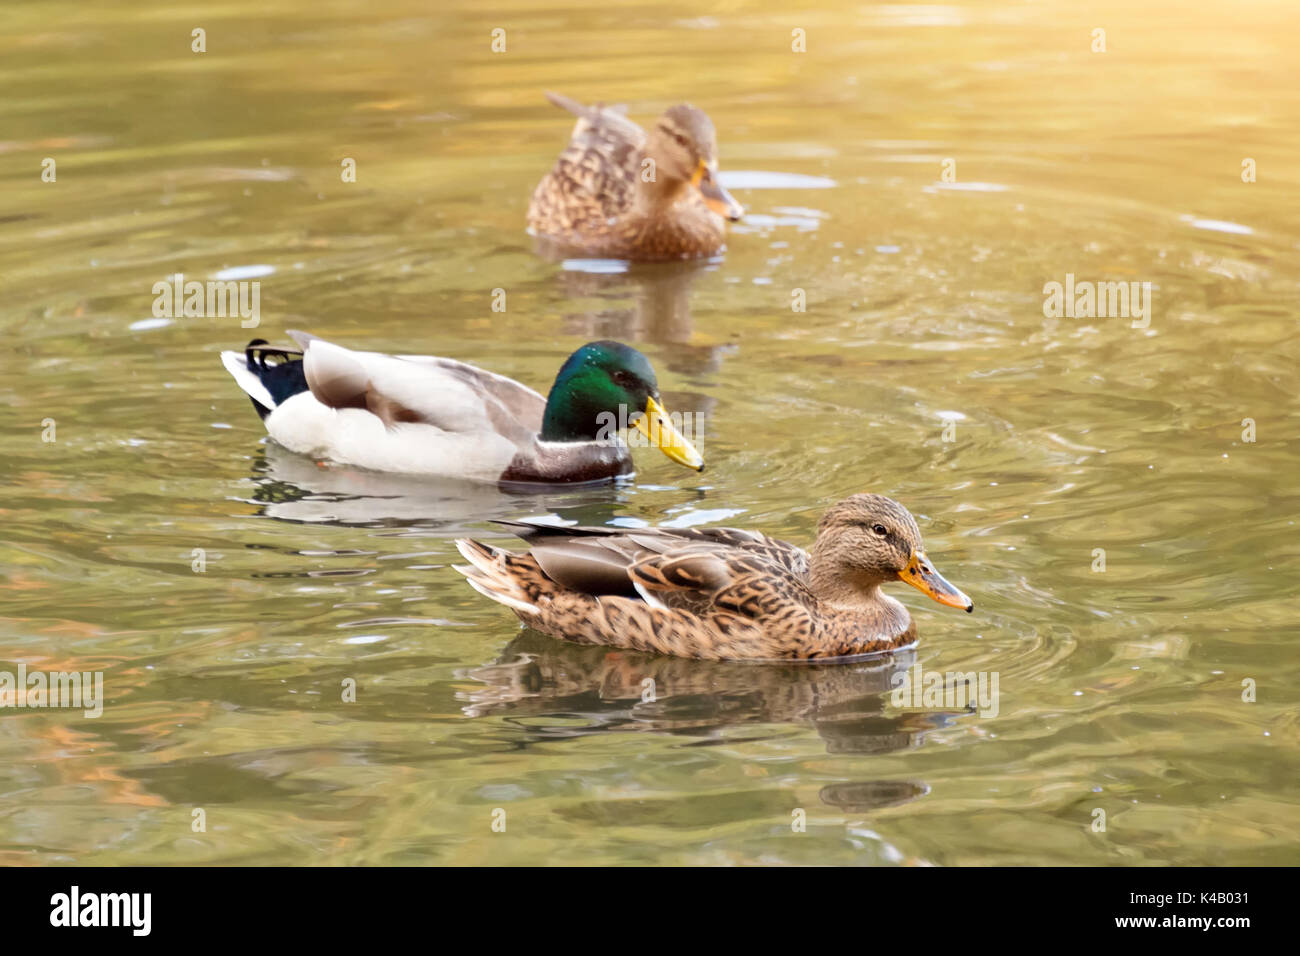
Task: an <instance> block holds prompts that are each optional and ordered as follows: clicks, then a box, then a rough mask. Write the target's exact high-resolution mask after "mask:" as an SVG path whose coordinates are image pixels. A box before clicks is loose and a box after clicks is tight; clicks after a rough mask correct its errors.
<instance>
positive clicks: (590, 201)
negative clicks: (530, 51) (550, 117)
mask: <svg viewBox="0 0 1300 956" xmlns="http://www.w3.org/2000/svg"><path fill="white" fill-rule="evenodd" d="M547 98H548V99H550V100H551V102H552V103H554V104H555V105H557V106H560V107H563V108H564V109H567V110H568V111H569V112H571V113H573V114H575V115H576V116H577V117H578V122H577V124H576V125H575V126H574V128H573V133H572V135H571V136H570V138H569V145H568V146H567V147H566V148H565V150H564V152H562V153H561V154H560V158H559V159H558V160H556V163H555V166H554V168H553V169H552V170H551V171H550V172H549V173H547V174H546V175H545V176H544V177H543V178H542V181H541V182H540V183H538V184H537V188H536V189H535V190H534V191H533V198H532V201H531V202H530V203H529V206H528V225H529V227H530V228H531V229H532V230H533V231H534V232H536V233H537V234H538V235H542V236H560V237H572V236H575V235H591V234H599V233H600V232H602V231H604V230H606V229H608V228H609V226H610V221H611V220H615V219H617V218H619V217H620V216H622V215H623V214H624V213H625V212H627V210H628V209H629V208H630V206H631V205H632V190H633V184H634V182H635V177H636V175H637V173H638V172H639V170H640V164H641V151H642V148H643V147H644V145H645V131H644V130H642V129H641V127H640V126H638V125H637V124H636V123H633V122H632V121H631V120H629V119H628V118H627V116H625V115H624V111H625V109H626V107H618V106H612V107H606V106H600V105H595V106H582V105H581V104H579V103H577V102H575V101H573V100H571V99H569V98H568V97H564V96H559V95H558V94H555V93H548V94H547Z"/></svg>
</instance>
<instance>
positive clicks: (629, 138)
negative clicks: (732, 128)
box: [528, 93, 741, 262]
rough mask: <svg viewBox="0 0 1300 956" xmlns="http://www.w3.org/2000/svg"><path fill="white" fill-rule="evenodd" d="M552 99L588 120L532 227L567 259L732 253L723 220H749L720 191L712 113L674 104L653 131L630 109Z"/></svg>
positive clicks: (538, 205) (536, 195) (540, 194)
mask: <svg viewBox="0 0 1300 956" xmlns="http://www.w3.org/2000/svg"><path fill="white" fill-rule="evenodd" d="M547 96H548V98H549V99H550V100H551V102H552V103H554V104H555V105H557V106H560V107H562V108H564V109H567V110H569V111H570V112H571V113H573V114H575V115H576V116H577V117H578V122H577V125H576V126H575V127H574V130H573V134H572V136H571V138H570V140H569V145H568V146H567V147H566V148H565V150H564V151H563V152H562V153H561V154H560V156H559V159H557V160H556V163H555V166H554V168H553V169H552V170H551V171H550V172H549V173H547V174H546V175H545V176H544V177H543V178H542V181H541V182H540V183H538V184H537V188H536V189H535V190H534V191H533V196H532V201H531V202H530V204H529V207H528V226H529V228H530V229H532V230H533V232H534V233H535V234H536V235H537V236H538V237H539V238H541V239H543V240H544V241H546V242H548V243H549V244H550V245H551V246H552V247H554V248H555V249H557V250H558V251H559V252H561V253H563V254H566V255H583V256H592V257H598V258H610V259H630V260H635V261H641V262H646V261H663V260H670V259H695V258H700V257H704V256H711V255H715V254H717V253H718V252H720V251H721V250H722V249H723V244H724V242H725V240H726V229H725V226H724V220H723V216H724V215H726V216H727V217H729V218H739V216H740V212H741V210H740V207H739V205H738V204H736V203H735V200H733V199H731V197H730V196H728V195H727V194H726V192H725V190H722V188H721V187H720V186H718V185H717V182H716V178H715V177H716V174H717V142H716V136H715V133H714V129H713V123H712V122H711V121H710V120H709V118H708V116H706V115H705V114H704V113H703V112H701V111H700V110H697V109H696V108H695V107H693V106H689V105H687V104H682V105H679V106H674V107H672V108H670V109H669V110H667V111H666V112H665V113H664V114H663V115H662V116H660V117H659V119H658V120H656V122H655V125H654V126H653V127H651V129H650V132H649V133H647V132H646V131H645V130H642V129H641V127H639V126H638V125H637V124H636V123H633V122H632V121H631V120H629V119H628V118H627V117H626V116H625V115H624V112H625V107H605V106H603V105H600V104H597V105H595V106H583V105H581V104H580V103H577V102H575V101H573V100H571V99H569V98H567V97H563V96H559V95H558V94H554V93H548V94H547ZM706 196H708V197H710V198H709V199H706ZM710 203H712V204H713V207H714V208H713V210H711V209H710Z"/></svg>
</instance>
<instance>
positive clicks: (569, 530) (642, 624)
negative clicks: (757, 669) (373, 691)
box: [455, 494, 974, 660]
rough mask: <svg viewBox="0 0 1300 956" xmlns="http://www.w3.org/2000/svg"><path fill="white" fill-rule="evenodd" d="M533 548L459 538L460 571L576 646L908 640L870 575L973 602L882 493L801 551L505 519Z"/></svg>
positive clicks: (833, 513) (772, 649) (829, 524)
mask: <svg viewBox="0 0 1300 956" xmlns="http://www.w3.org/2000/svg"><path fill="white" fill-rule="evenodd" d="M503 523H504V524H506V525H508V526H509V527H511V528H512V529H513V530H514V531H515V533H516V534H518V535H519V536H520V537H522V538H524V539H526V540H527V541H528V542H529V543H530V544H531V545H532V547H531V548H530V549H529V550H528V551H527V552H524V553H522V554H514V553H511V552H509V551H504V550H502V549H499V548H494V547H491V546H489V545H485V544H482V543H480V542H478V541H471V540H469V539H461V540H458V541H457V542H456V547H457V548H458V549H459V550H460V553H461V554H462V555H464V557H465V559H466V560H467V561H469V562H470V564H469V565H468V566H467V565H456V566H455V567H456V570H457V571H459V572H460V573H461V574H464V575H465V577H466V578H468V580H469V583H470V584H471V585H472V586H473V587H474V589H475V590H477V591H479V592H481V593H482V594H484V595H486V596H487V597H490V598H492V600H494V601H498V602H500V603H501V604H504V605H506V606H507V607H509V608H510V609H511V610H513V611H514V612H515V614H516V615H518V617H519V619H520V620H521V621H523V622H524V623H525V624H527V625H528V626H530V627H533V628H536V629H537V630H539V631H543V632H545V633H547V634H551V635H553V636H555V637H562V638H568V639H570V640H574V641H578V642H580V643H585V644H606V645H610V646H613V647H626V648H632V649H634V650H639V651H650V652H654V653H660V654H671V655H675V656H677V657H695V658H705V659H711V660H740V659H751V660H775V659H792V658H795V659H799V658H804V659H806V658H828V657H845V656H850V655H856V654H869V653H876V652H880V651H888V650H895V649H898V648H901V647H905V646H908V645H910V644H912V643H913V642H914V641H915V640H916V627H915V625H914V624H913V623H912V618H911V616H910V615H909V614H908V612H907V608H905V607H904V606H903V605H902V604H900V603H899V602H898V601H896V600H894V599H893V598H891V597H889V596H887V595H885V594H883V593H881V590H880V585H881V584H883V583H885V582H887V581H890V580H893V579H897V578H901V579H902V580H904V581H906V582H907V583H908V584H910V585H912V586H913V587H915V588H917V589H918V590H920V591H921V592H922V593H924V594H928V595H929V596H930V597H932V598H934V600H936V601H938V602H939V603H940V604H946V605H948V606H949V607H958V608H964V609H965V610H967V611H971V610H973V609H974V604H973V603H972V602H971V600H970V598H968V597H966V595H964V594H962V593H961V591H959V590H957V589H956V588H955V587H953V586H952V585H951V584H949V583H948V582H947V581H946V580H944V578H943V576H942V575H940V574H939V573H938V572H937V571H935V569H934V567H933V565H931V564H930V561H929V559H928V558H927V557H926V556H925V552H924V551H923V550H922V547H921V533H920V531H919V530H918V529H917V527H916V521H915V520H914V519H913V518H912V516H911V515H910V514H909V513H908V511H907V509H906V508H904V507H903V506H902V505H900V504H899V503H898V502H896V501H894V500H892V499H890V498H886V497H884V496H882V495H867V494H862V495H853V496H852V497H850V498H846V499H845V500H843V501H841V502H839V503H838V504H836V505H834V506H832V507H831V508H830V509H829V510H828V511H827V512H826V514H825V515H823V516H822V520H821V522H820V524H819V525H818V527H817V540H816V541H815V542H814V544H813V547H812V552H811V554H810V553H808V552H806V551H804V550H803V549H802V548H799V547H796V546H795V545H793V544H789V543H787V542H785V541H778V540H776V539H774V538H769V537H768V536H766V535H764V534H760V533H758V532H756V531H743V530H739V529H736V528H707V529H693V528H690V529H680V530H679V529H668V528H648V529H637V530H635V531H627V530H621V529H616V528H585V527H556V526H553V525H544V524H536V523H532V522H503Z"/></svg>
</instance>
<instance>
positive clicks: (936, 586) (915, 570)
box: [898, 551, 975, 613]
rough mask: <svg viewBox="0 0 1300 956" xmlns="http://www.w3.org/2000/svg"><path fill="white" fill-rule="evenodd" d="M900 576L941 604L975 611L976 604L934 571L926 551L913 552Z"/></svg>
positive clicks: (899, 573)
mask: <svg viewBox="0 0 1300 956" xmlns="http://www.w3.org/2000/svg"><path fill="white" fill-rule="evenodd" d="M898 576H899V577H900V578H902V579H903V580H904V581H906V582H907V583H908V584H910V585H912V587H914V588H916V589H917V590H918V591H920V592H921V593H922V594H927V595H929V596H930V597H932V598H933V599H934V600H936V601H938V602H939V603H940V604H945V605H947V606H948V607H957V608H961V609H962V610H963V611H966V612H968V613H969V612H970V611H973V610H975V602H974V601H972V600H971V599H970V598H968V597H967V596H966V595H964V594H962V593H961V592H960V591H958V590H957V589H956V588H955V587H953V586H952V585H951V584H949V583H948V581H947V579H946V578H944V576H943V575H942V574H940V573H939V572H938V571H936V570H935V569H934V565H933V564H931V563H930V559H929V558H927V557H926V556H925V552H924V551H913V552H912V560H911V561H909V562H908V563H907V567H905V568H904V569H903V570H901V571H899V572H898Z"/></svg>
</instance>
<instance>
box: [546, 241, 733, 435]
mask: <svg viewBox="0 0 1300 956" xmlns="http://www.w3.org/2000/svg"><path fill="white" fill-rule="evenodd" d="M601 265H606V266H610V265H617V266H618V268H617V269H614V270H612V271H609V270H605V269H602V268H599V267H598V266H601ZM715 268H716V266H715V265H712V264H710V263H708V262H670V263H653V264H647V263H608V262H604V260H601V262H599V263H586V262H580V261H574V260H568V261H567V262H566V268H565V269H564V270H563V271H561V272H560V273H559V277H558V281H559V282H560V284H561V287H562V289H563V292H564V297H565V299H566V300H567V301H570V302H590V301H592V300H596V302H597V303H599V304H598V305H597V306H596V307H593V308H589V309H587V310H584V311H580V312H573V311H570V312H566V313H565V316H564V320H563V329H564V333H565V334H566V335H570V336H574V337H577V338H581V337H583V336H586V337H588V338H591V337H595V338H614V339H619V340H621V341H625V342H649V343H652V344H655V345H671V346H673V348H672V349H671V350H669V351H668V352H667V354H666V358H665V359H661V361H663V362H664V365H665V367H666V368H668V369H671V370H672V371H673V372H675V373H676V374H678V375H702V374H705V373H713V372H717V371H719V370H720V369H721V367H722V362H723V359H725V358H726V357H727V356H729V355H731V354H733V353H734V352H735V351H736V350H737V346H736V344H735V343H733V342H712V343H711V342H704V341H700V340H699V339H698V338H697V336H696V334H695V323H694V320H693V318H692V315H691V286H692V285H693V284H694V283H695V280H696V279H697V278H698V277H699V275H700V274H701V273H702V272H705V271H711V270H713V269H715ZM692 410H699V411H708V409H692Z"/></svg>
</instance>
